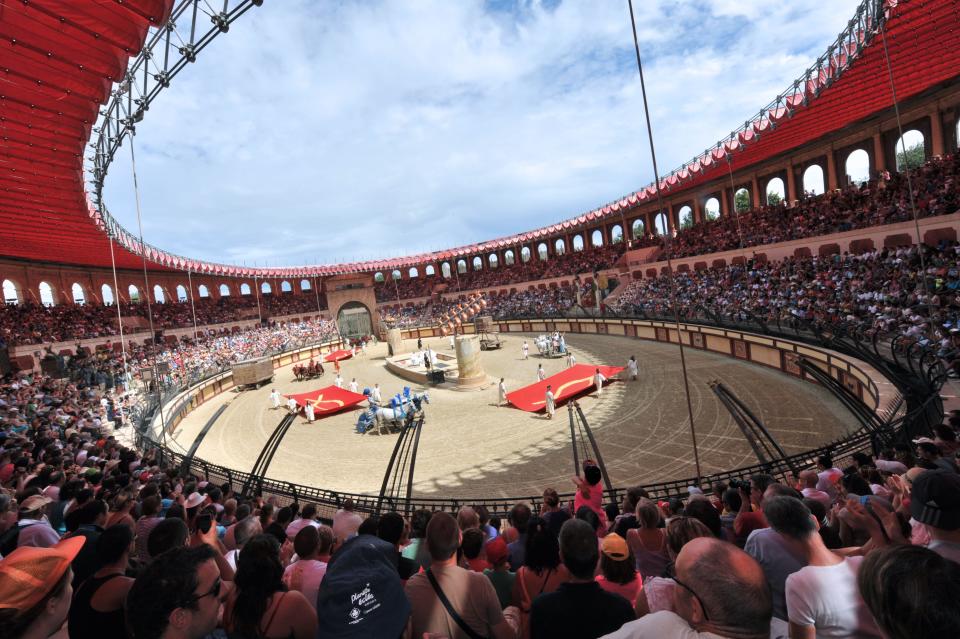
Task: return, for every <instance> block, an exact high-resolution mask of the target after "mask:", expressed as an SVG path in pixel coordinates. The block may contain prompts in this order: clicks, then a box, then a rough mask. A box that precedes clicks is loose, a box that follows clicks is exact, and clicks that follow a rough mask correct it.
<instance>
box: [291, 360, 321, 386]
mask: <svg viewBox="0 0 960 639" xmlns="http://www.w3.org/2000/svg"><path fill="white" fill-rule="evenodd" d="M323 373H324V371H323V364H321V363H320V362H315V361H314V360H312V359H311V360H310V362H309V363H308V364H303V365H301V364H296V365H294V367H293V376H294V377H295V378H296V379H297V381H298V382H302V381H305V380H308V379H316V378H318V377H323Z"/></svg>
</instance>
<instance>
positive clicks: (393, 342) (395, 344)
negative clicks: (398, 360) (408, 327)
mask: <svg viewBox="0 0 960 639" xmlns="http://www.w3.org/2000/svg"><path fill="white" fill-rule="evenodd" d="M401 335H402V334H401V332H400V329H399V328H390V329H387V349H388V350H389V351H390V353H389V355H390V357H393V356H394V355H399V354H400V353H401V352H402V349H403V337H402V336H401Z"/></svg>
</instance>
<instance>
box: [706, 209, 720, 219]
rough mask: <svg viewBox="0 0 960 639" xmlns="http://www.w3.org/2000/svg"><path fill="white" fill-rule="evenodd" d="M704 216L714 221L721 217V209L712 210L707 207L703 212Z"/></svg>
mask: <svg viewBox="0 0 960 639" xmlns="http://www.w3.org/2000/svg"><path fill="white" fill-rule="evenodd" d="M703 216H704V218H705V219H706V220H707V221H708V222H712V221H714V220H716V219H719V218H720V211H711V210H706V209H705V210H704V212H703Z"/></svg>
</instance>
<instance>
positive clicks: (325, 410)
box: [284, 386, 367, 417]
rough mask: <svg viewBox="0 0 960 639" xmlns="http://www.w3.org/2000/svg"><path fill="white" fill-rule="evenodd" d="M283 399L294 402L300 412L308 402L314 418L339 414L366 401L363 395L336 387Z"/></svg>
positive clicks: (287, 396)
mask: <svg viewBox="0 0 960 639" xmlns="http://www.w3.org/2000/svg"><path fill="white" fill-rule="evenodd" d="M284 397H286V398H287V399H293V400H294V401H296V402H297V406H299V407H300V410H303V408H304V406H306V405H307V402H309V403H310V404H311V405H312V406H313V414H314V416H315V417H324V416H326V415H332V414H334V413H339V412H340V411H343V410H346V409H348V408H352V407H354V406H356V405H357V404H359V403H360V402H362V401H364V400H365V399H367V397H366V396H365V395H361V394H360V393H352V392H350V391H348V390H344V389H342V388H337V387H336V386H327V387H325V388H321V389H320V390H315V391H310V392H309V393H296V394H292V395H284Z"/></svg>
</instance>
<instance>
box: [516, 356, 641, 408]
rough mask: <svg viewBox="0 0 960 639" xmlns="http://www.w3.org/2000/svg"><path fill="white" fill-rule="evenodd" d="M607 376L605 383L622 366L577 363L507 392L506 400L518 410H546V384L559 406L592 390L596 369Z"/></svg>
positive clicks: (621, 368)
mask: <svg viewBox="0 0 960 639" xmlns="http://www.w3.org/2000/svg"><path fill="white" fill-rule="evenodd" d="M598 368H599V369H600V372H601V373H603V376H604V377H606V378H607V383H610V382H611V381H613V376H614V375H616V374H617V373H619V372H620V371H622V370H623V366H590V365H589V364H577V365H576V366H574V367H572V368H568V369H566V370H564V371H561V372H559V373H557V374H556V375H551V376H550V377H548V378H546V379H545V380H543V381H542V382H537V383H536V384H530V385H529V386H524V387H523V388H520V389H517V390H515V391H513V392H512V393H507V401H508V402H510V403H511V404H513V405H514V406H516V407H517V408H519V409H520V410H525V411H530V412H531V413H536V412H539V411H542V410H546V399H545V398H544V397H545V395H546V394H547V386H552V387H553V389H552V390H553V396H554V397H555V399H556V403H557V405H558V406H559V405H560V404H561V403H562V402H565V401H567V400H568V399H573V398H574V397H576V396H577V395H580V394H582V393H584V391H592V390H593V388H594V386H593V376H594V374H595V373H596V372H597V369H598Z"/></svg>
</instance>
